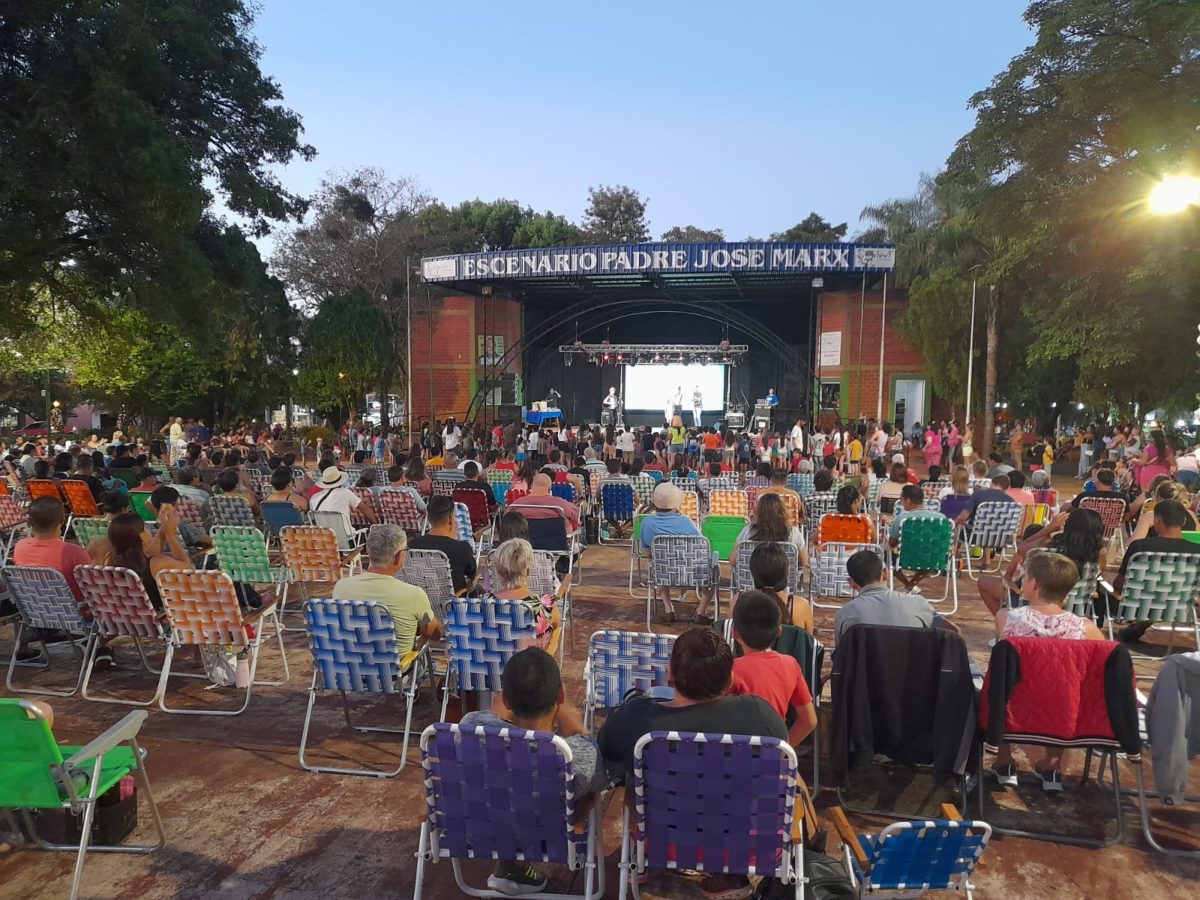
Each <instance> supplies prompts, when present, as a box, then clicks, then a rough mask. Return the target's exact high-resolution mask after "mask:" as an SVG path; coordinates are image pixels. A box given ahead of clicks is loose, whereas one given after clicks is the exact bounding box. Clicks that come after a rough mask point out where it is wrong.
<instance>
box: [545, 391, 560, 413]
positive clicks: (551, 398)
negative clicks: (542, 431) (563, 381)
mask: <svg viewBox="0 0 1200 900" xmlns="http://www.w3.org/2000/svg"><path fill="white" fill-rule="evenodd" d="M561 399H562V394H560V393H559V392H558V391H556V390H555V389H554V388H550V390H548V391H547V392H546V406H547V407H549V408H550V409H558V408H559V406H558V401H559V400H561Z"/></svg>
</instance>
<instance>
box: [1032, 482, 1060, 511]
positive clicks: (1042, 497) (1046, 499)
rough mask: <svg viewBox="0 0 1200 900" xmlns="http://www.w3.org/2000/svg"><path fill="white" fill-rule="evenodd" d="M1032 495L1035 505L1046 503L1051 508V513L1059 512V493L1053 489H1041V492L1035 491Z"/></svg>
mask: <svg viewBox="0 0 1200 900" xmlns="http://www.w3.org/2000/svg"><path fill="white" fill-rule="evenodd" d="M1032 493H1033V502H1034V503H1045V504H1046V505H1047V506H1049V507H1050V512H1051V513H1054V512H1057V511H1058V491H1056V490H1054V489H1053V488H1041V489H1040V490H1037V489H1035V490H1034V491H1032Z"/></svg>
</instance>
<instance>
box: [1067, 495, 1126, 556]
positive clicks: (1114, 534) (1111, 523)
mask: <svg viewBox="0 0 1200 900" xmlns="http://www.w3.org/2000/svg"><path fill="white" fill-rule="evenodd" d="M1079 508H1080V509H1090V510H1092V511H1093V512H1095V513H1097V514H1098V515H1099V516H1100V521H1101V522H1103V523H1104V540H1105V542H1106V543H1107V542H1112V540H1113V538H1116V543H1117V546H1118V547H1120V550H1121V553H1124V552H1125V513H1126V510H1127V509H1128V507H1126V505H1125V501H1124V500H1122V499H1120V498H1118V497H1103V496H1100V495H1099V494H1097V495H1095V496H1092V497H1084V498H1083V499H1082V500H1080V501H1079Z"/></svg>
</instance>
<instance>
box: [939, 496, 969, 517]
mask: <svg viewBox="0 0 1200 900" xmlns="http://www.w3.org/2000/svg"><path fill="white" fill-rule="evenodd" d="M970 502H971V497H970V495H969V494H947V495H946V496H945V497H943V498H942V500H941V503H940V504H939V509H940V510H941V513H942V515H943V516H945V517H946V518H947V519H949V520H950V521H951V522H953V521H954V520H955V519H957V518H958V517H959V516H960V515H962V511H963V510H964V509H966V508H967V504H969V503H970Z"/></svg>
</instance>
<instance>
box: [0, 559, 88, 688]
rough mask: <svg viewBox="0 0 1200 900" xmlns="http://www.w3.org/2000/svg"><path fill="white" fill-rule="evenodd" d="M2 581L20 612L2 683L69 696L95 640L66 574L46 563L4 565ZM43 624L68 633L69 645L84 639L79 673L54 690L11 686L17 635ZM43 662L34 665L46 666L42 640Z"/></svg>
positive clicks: (78, 682) (47, 658)
mask: <svg viewBox="0 0 1200 900" xmlns="http://www.w3.org/2000/svg"><path fill="white" fill-rule="evenodd" d="M0 575H3V576H4V582H5V584H7V585H8V594H9V596H10V597H11V598H12V600H13V602H14V603H15V604H16V606H17V612H18V613H20V616H21V619H20V624H19V625H18V626H17V638H16V642H15V643H14V644H13V651H12V657H11V658H10V659H9V661H8V675H7V677H6V678H5V681H4V685H5V687H7V688H8V690H10V691H12V692H13V693H14V694H40V695H44V696H47V697H72V696H74V695H75V692H76V691H78V690H79V687H80V685H82V684H83V674H84V665H85V664H86V660H87V657H88V654H89V653H90V652H91V649H92V644H93V643H94V641H95V623H94V622H92V621H91V620H88V619H85V618H84V617H83V612H82V608H81V607H80V605H79V603H78V602H77V601H76V599H75V595H74V594H73V593H71V586H70V585H69V584H68V583H67V579H66V576H64V575H63V573H62V572H60V571H58V569H51V568H49V567H47V566H5V567H4V568H3V569H0ZM36 628H46V629H49V630H51V631H65V632H67V633H68V634H70V635H71V636H72V649H74V646H73V644H74V642H75V641H84V642H85V643H84V660H83V663H81V665H80V666H79V676H78V677H77V678H76V679H75V687H73V688H71V690H69V691H57V690H51V689H49V688H17V687H13V683H12V677H13V670H14V669H15V668H16V667H17V649H18V648H19V647H20V646H21V637H22V636H23V635H24V634H25V631H26V629H36ZM30 642H39V643H42V642H41V641H40V640H39V639H38V638H37V637H36V636H31V637H30ZM42 657H43V659H44V661H43V662H40V664H38V665H37V667H38V668H42V669H46V668H49V667H50V663H51V657H50V648H49V647H48V646H47V645H46V644H45V643H42Z"/></svg>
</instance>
